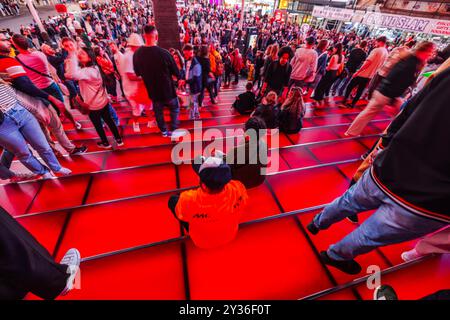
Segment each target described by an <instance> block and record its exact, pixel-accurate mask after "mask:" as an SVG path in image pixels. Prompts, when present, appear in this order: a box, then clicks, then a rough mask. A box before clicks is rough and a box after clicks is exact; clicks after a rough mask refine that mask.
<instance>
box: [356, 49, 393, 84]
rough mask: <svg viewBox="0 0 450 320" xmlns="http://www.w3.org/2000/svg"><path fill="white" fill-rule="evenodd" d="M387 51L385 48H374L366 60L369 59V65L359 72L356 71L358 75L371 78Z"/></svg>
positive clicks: (385, 57) (384, 58) (385, 56)
mask: <svg viewBox="0 0 450 320" xmlns="http://www.w3.org/2000/svg"><path fill="white" fill-rule="evenodd" d="M388 54H389V53H388V51H387V49H386V48H384V47H382V48H375V49H373V50H372V52H370V54H369V56H368V57H367V59H366V61H367V60H369V61H370V65H369V66H368V67H367V68H366V69H365V70H363V71H362V72H361V73H358V77H362V78H368V79H372V78H373V77H374V76H375V74H376V73H377V71H378V69H380V68H381V66H382V65H383V64H384V62H385V61H386V59H387V57H388Z"/></svg>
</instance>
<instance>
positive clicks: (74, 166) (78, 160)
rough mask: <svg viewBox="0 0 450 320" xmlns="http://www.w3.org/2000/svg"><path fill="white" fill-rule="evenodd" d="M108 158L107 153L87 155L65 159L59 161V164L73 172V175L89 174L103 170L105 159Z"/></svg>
mask: <svg viewBox="0 0 450 320" xmlns="http://www.w3.org/2000/svg"><path fill="white" fill-rule="evenodd" d="M107 156H108V153H107V152H97V153H89V154H87V153H86V154H82V155H77V156H72V157H64V158H62V159H59V162H60V163H61V165H62V166H63V167H66V168H69V169H70V170H72V173H73V174H77V173H88V172H95V171H100V170H102V169H103V162H104V159H105V157H107Z"/></svg>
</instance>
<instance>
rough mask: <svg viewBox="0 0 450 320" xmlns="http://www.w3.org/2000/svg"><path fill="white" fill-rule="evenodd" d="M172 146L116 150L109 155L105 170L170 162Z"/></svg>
mask: <svg viewBox="0 0 450 320" xmlns="http://www.w3.org/2000/svg"><path fill="white" fill-rule="evenodd" d="M171 150H172V146H161V147H154V148H138V149H133V150H118V151H115V152H111V153H109V155H108V157H107V158H106V162H105V168H104V169H105V170H108V169H116V168H126V167H134V166H144V165H151V164H158V163H165V162H171V157H170V152H171Z"/></svg>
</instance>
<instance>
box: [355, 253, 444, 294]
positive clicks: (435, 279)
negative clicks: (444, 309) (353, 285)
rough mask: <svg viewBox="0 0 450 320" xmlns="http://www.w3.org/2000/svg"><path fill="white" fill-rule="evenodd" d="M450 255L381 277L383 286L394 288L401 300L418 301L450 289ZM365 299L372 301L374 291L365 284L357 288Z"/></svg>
mask: <svg viewBox="0 0 450 320" xmlns="http://www.w3.org/2000/svg"><path fill="white" fill-rule="evenodd" d="M449 270H450V255H449V254H446V255H442V256H437V257H434V258H431V259H429V260H427V261H423V262H420V263H418V264H415V265H413V266H409V267H407V268H405V269H402V270H398V271H395V272H392V273H389V274H385V275H383V276H382V277H381V284H388V285H390V286H392V287H393V288H394V289H395V291H396V292H397V295H398V298H399V299H400V300H418V299H421V298H423V297H425V296H427V295H430V294H433V293H435V292H436V291H439V290H449V289H450V272H449ZM357 290H358V292H359V293H360V294H361V296H362V297H363V299H365V300H372V299H373V290H370V289H368V288H367V286H366V285H365V284H362V285H359V286H358V287H357Z"/></svg>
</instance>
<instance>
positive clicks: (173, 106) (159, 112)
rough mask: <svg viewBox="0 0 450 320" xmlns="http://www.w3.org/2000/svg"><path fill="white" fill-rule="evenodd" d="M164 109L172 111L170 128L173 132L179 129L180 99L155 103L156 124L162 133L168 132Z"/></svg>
mask: <svg viewBox="0 0 450 320" xmlns="http://www.w3.org/2000/svg"><path fill="white" fill-rule="evenodd" d="M164 107H169V109H170V121H171V123H170V127H171V130H172V131H175V130H176V129H178V123H179V122H178V114H179V113H180V104H179V102H178V98H173V99H172V100H169V101H164V102H161V101H153V112H154V113H155V118H156V123H157V124H158V128H159V130H161V132H167V127H166V122H165V121H164V112H163V111H164Z"/></svg>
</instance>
